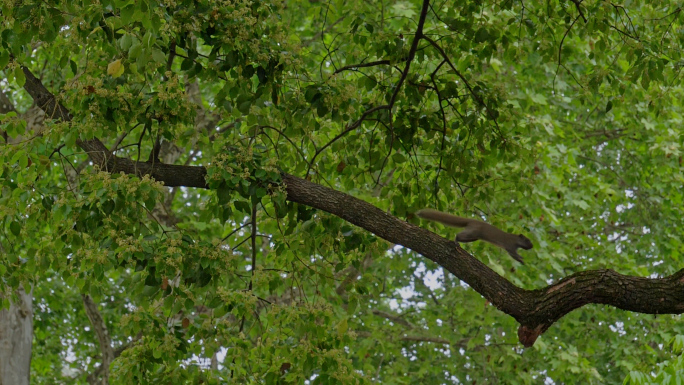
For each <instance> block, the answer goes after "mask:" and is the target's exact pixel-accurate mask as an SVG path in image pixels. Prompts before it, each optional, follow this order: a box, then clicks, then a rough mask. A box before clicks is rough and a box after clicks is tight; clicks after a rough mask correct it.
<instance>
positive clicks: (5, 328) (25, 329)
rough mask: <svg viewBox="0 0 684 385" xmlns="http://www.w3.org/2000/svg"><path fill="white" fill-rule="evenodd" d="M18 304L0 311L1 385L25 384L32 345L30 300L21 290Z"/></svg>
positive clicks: (31, 304) (31, 301)
mask: <svg viewBox="0 0 684 385" xmlns="http://www.w3.org/2000/svg"><path fill="white" fill-rule="evenodd" d="M15 293H16V294H17V297H18V298H17V301H16V302H15V301H12V302H10V307H9V309H5V310H0V385H28V384H29V379H30V373H31V344H32V342H33V298H32V296H31V292H28V293H27V292H26V291H25V290H24V288H23V287H19V289H18V290H17V291H16V292H15Z"/></svg>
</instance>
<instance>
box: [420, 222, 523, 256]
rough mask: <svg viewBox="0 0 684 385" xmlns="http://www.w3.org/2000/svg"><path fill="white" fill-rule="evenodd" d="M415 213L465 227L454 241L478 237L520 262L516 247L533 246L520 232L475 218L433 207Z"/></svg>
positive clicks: (471, 239) (469, 240) (446, 223)
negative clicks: (516, 232)
mask: <svg viewBox="0 0 684 385" xmlns="http://www.w3.org/2000/svg"><path fill="white" fill-rule="evenodd" d="M416 215H417V216H419V217H420V218H423V219H428V220H431V221H435V222H439V223H442V224H445V225H447V226H453V227H465V230H463V231H461V232H460V233H458V234H456V242H463V243H466V242H474V241H477V240H479V239H481V240H483V241H486V242H489V243H491V244H493V245H496V246H499V247H500V248H502V249H504V250H506V251H508V254H509V255H510V256H511V257H513V259H515V260H516V261H518V262H520V263H522V264H523V265H524V264H525V262H523V259H522V257H521V256H520V255H518V248H522V249H525V250H529V249H531V248H532V247H533V245H532V241H530V240H529V239H528V238H527V237H526V236H524V235H522V234H518V235H515V234H511V233H507V232H505V231H503V230H499V229H498V228H496V227H494V226H492V225H490V224H489V223H485V222H481V221H478V220H475V219H469V218H463V217H457V216H456V215H451V214H447V213H443V212H441V211H437V210H433V209H423V210H418V211H416Z"/></svg>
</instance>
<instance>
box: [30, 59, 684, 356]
mask: <svg viewBox="0 0 684 385" xmlns="http://www.w3.org/2000/svg"><path fill="white" fill-rule="evenodd" d="M22 68H23V70H24V73H25V75H26V84H25V85H24V88H25V89H26V91H27V92H28V93H29V94H30V95H31V96H32V97H33V98H34V99H35V101H36V103H37V104H38V105H39V106H40V107H41V108H43V110H44V111H45V112H46V115H47V116H48V117H53V118H57V119H62V120H71V115H70V114H69V112H68V110H67V109H66V108H64V107H63V106H61V105H59V103H57V102H56V100H55V98H54V96H53V95H52V94H50V92H49V91H48V90H47V89H45V87H44V86H43V85H42V84H41V83H40V81H39V80H38V79H36V77H35V76H33V74H32V73H31V72H30V71H29V70H28V69H27V68H25V67H22ZM77 144H78V146H79V147H81V148H82V149H83V150H85V151H86V152H87V153H88V154H89V156H90V158H91V160H92V161H93V162H94V163H95V164H99V165H100V166H101V168H102V169H104V170H107V171H109V172H125V173H128V174H135V175H138V176H141V175H150V176H152V177H153V178H154V179H155V180H157V181H160V182H164V183H165V185H166V186H170V187H175V186H186V187H199V188H207V185H206V182H205V176H206V169H205V168H204V167H196V166H176V165H167V164H158V163H156V164H151V163H149V162H135V161H132V160H130V159H126V158H120V157H116V156H113V155H112V154H111V153H110V152H109V151H108V150H107V148H106V147H105V146H104V144H103V143H102V142H101V141H100V140H98V139H93V140H87V141H84V140H79V141H77ZM282 180H283V184H284V185H285V186H286V191H287V199H288V200H290V201H292V202H297V203H300V204H303V205H306V206H310V207H313V208H317V209H319V210H322V211H325V212H328V213H331V214H333V215H336V216H338V217H340V218H342V219H344V220H346V221H348V222H349V223H352V224H354V225H356V226H359V227H361V228H363V229H365V230H367V231H369V232H371V233H373V234H375V235H376V236H378V237H380V238H383V239H385V240H387V241H389V242H392V243H395V244H399V245H402V246H405V247H408V248H410V249H412V250H414V251H416V252H417V253H420V254H421V255H423V256H425V257H426V258H428V259H430V260H432V261H434V262H436V263H437V264H439V265H440V266H442V267H444V268H445V269H446V270H448V271H449V272H451V273H452V274H454V275H455V276H456V277H458V278H459V279H461V280H463V281H464V282H466V283H467V284H468V285H470V286H471V287H472V288H473V289H474V290H475V291H477V292H478V293H480V294H481V295H482V296H484V297H485V298H486V299H487V300H489V301H490V302H491V303H492V304H493V305H494V306H496V307H497V308H498V309H499V310H501V311H503V312H504V313H506V314H508V315H510V316H512V317H513V318H515V319H516V320H517V321H518V322H519V323H520V325H521V326H520V328H519V330H518V338H519V339H520V342H522V344H523V345H524V346H528V347H529V346H532V345H533V344H534V342H535V341H536V339H537V337H538V336H539V335H540V334H541V333H543V332H544V331H546V330H547V329H548V328H549V327H550V326H551V325H553V323H554V322H556V321H557V320H559V319H560V318H562V317H563V316H564V315H565V314H567V313H569V312H571V311H572V310H574V309H577V308H579V307H581V306H584V305H587V304H591V303H597V304H605V305H611V306H614V307H617V308H619V309H623V310H630V311H635V312H639V313H647V314H665V313H669V314H681V313H684V269H683V270H680V271H678V272H677V273H675V274H673V275H671V276H669V277H665V278H642V277H633V276H626V275H622V274H619V273H617V272H615V271H613V270H610V269H607V270H593V271H584V272H579V273H576V274H573V275H571V276H569V277H567V278H564V279H562V280H561V281H560V282H558V283H556V284H554V285H551V286H548V287H546V288H543V289H538V290H524V289H522V288H519V287H517V286H515V285H513V284H512V283H511V282H510V281H508V280H506V279H505V278H504V277H502V276H500V275H499V274H497V273H496V272H494V271H493V270H492V269H490V268H489V267H487V266H486V265H485V264H484V263H482V262H480V261H479V260H477V259H475V258H474V257H472V256H471V255H470V254H468V253H467V252H466V251H465V250H463V249H462V248H461V247H460V246H459V245H458V244H457V243H455V242H453V241H450V240H447V239H445V238H442V237H440V236H438V235H436V234H434V233H432V232H430V231H427V230H425V229H422V228H420V227H417V226H414V225H412V224H410V223H408V222H406V221H403V220H401V219H399V218H396V217H394V216H392V215H389V214H387V213H385V212H384V211H382V210H380V209H379V208H377V207H375V206H373V205H371V204H369V203H366V202H364V201H362V200H360V199H357V198H354V197H352V196H350V195H348V194H345V193H343V192H340V191H336V190H333V189H330V188H327V187H324V186H321V185H318V184H316V183H313V182H309V181H307V180H304V179H301V178H298V177H296V176H294V175H290V174H287V173H282Z"/></svg>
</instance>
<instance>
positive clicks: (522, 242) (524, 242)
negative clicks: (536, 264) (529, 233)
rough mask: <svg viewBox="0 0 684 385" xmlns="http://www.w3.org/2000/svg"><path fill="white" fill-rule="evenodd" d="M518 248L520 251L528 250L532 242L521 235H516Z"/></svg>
mask: <svg viewBox="0 0 684 385" xmlns="http://www.w3.org/2000/svg"><path fill="white" fill-rule="evenodd" d="M518 247H520V248H521V249H525V250H529V249H531V248H532V247H533V246H532V241H530V239H529V238H527V237H526V236H524V235H522V234H518Z"/></svg>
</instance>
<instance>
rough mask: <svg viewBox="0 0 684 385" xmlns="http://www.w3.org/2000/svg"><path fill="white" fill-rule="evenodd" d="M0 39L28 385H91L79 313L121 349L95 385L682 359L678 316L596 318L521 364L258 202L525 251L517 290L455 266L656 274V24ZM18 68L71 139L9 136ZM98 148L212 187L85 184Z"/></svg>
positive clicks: (413, 374) (147, 25)
mask: <svg viewBox="0 0 684 385" xmlns="http://www.w3.org/2000/svg"><path fill="white" fill-rule="evenodd" d="M1 12H2V14H1V15H2V17H1V19H0V23H1V24H0V71H1V73H2V75H3V76H2V79H3V81H2V82H0V86H1V87H2V91H3V92H4V94H5V95H7V97H8V98H9V100H11V102H12V103H13V105H14V106H15V107H16V110H17V111H18V112H9V111H4V112H7V113H6V114H4V117H3V118H2V122H3V123H2V126H1V128H2V129H3V130H4V131H5V133H6V135H5V136H6V142H7V144H3V145H2V146H1V147H0V165H2V166H1V168H0V183H1V186H2V194H1V196H0V216H1V217H2V218H3V221H2V227H1V231H0V247H1V251H0V252H1V253H2V257H1V258H0V279H1V282H2V283H1V284H0V294H2V295H3V298H4V303H3V304H4V305H5V306H7V305H8V304H9V302H10V300H11V299H12V297H11V296H10V295H9V294H10V293H11V290H12V289H13V288H17V287H18V286H19V285H23V286H24V287H33V296H34V298H35V300H34V311H35V316H34V333H35V342H34V346H33V358H32V371H31V378H32V381H33V382H34V383H50V384H51V383H55V382H59V383H66V382H68V383H73V378H75V379H76V380H77V381H79V382H85V381H86V377H87V376H88V374H90V373H92V372H93V371H95V369H96V368H97V367H98V366H99V365H100V362H101V361H100V360H99V358H98V357H99V354H100V353H99V352H100V348H101V347H100V345H99V344H98V338H97V336H96V335H95V333H94V332H93V328H92V326H91V321H90V320H89V318H88V317H87V316H86V312H85V311H84V310H83V306H84V305H83V300H82V296H81V294H88V295H89V296H92V298H93V299H94V301H95V302H96V303H97V304H98V305H99V311H100V313H101V316H102V319H103V320H104V322H105V324H106V327H107V330H108V331H109V334H110V335H111V338H112V342H113V346H114V348H115V349H116V353H117V358H116V359H115V360H114V361H113V363H112V365H111V369H110V382H112V383H137V382H140V383H174V384H175V383H199V382H201V381H204V383H219V382H223V381H227V380H230V379H232V380H235V381H238V382H254V383H303V382H304V381H305V380H311V381H312V383H322V384H328V383H344V384H348V383H367V382H373V381H378V382H382V383H386V384H394V383H397V384H398V383H405V384H408V383H428V384H433V383H434V384H436V383H476V382H477V383H521V384H533V383H542V382H544V381H545V380H548V379H551V380H553V381H555V383H618V382H621V381H623V380H624V379H625V377H626V376H628V374H629V373H630V372H632V374H631V375H629V376H630V381H632V382H634V383H640V382H646V381H649V378H650V377H649V376H650V374H641V375H640V374H639V373H638V372H643V373H651V372H652V371H653V370H654V368H656V365H657V364H658V363H660V362H663V361H665V360H677V358H676V357H677V353H678V352H680V351H681V342H677V341H679V340H678V339H675V343H674V344H675V353H673V352H672V351H671V342H672V341H673V339H674V338H675V336H676V335H678V334H684V325H683V324H682V323H681V322H679V321H680V316H670V315H666V316H653V315H642V314H636V313H629V312H625V311H622V310H618V309H614V308H611V307H606V306H599V305H591V306H586V307H584V308H581V309H579V310H576V311H574V312H572V313H570V314H569V315H568V316H566V317H565V318H563V319H561V320H560V321H559V322H558V323H556V324H555V325H554V326H552V327H551V328H550V329H549V330H548V331H547V332H546V333H545V334H544V335H543V336H542V337H541V338H540V339H539V340H538V341H537V342H536V344H535V345H534V347H533V348H530V349H522V347H521V346H520V345H519V343H518V339H517V336H516V333H515V331H516V328H517V324H516V322H515V320H514V319H512V318H511V317H509V316H507V315H506V314H504V313H502V312H500V311H498V310H497V309H495V308H494V307H492V306H490V305H489V303H488V302H487V301H486V300H484V299H483V298H482V297H481V296H480V295H479V294H478V293H476V292H475V291H473V290H472V289H471V288H470V287H469V286H468V285H467V284H465V283H464V282H462V281H459V280H458V279H457V278H455V277H453V276H452V275H450V274H449V273H446V274H445V272H444V270H443V269H442V268H441V267H440V266H438V265H436V264H435V263H433V262H430V261H429V260H426V259H425V258H423V257H422V256H420V255H418V254H416V253H414V252H412V251H410V250H408V249H406V248H401V247H397V246H395V245H392V244H389V243H388V242H386V241H383V240H382V239H379V238H377V237H375V236H374V235H373V234H371V233H369V232H367V231H365V230H363V229H360V228H358V227H354V226H351V225H350V224H349V223H347V222H345V221H344V220H342V219H340V218H338V217H335V216H332V215H330V214H328V213H325V212H322V211H320V210H313V209H311V208H309V207H306V206H304V205H297V204H295V203H292V202H289V201H286V196H285V194H284V189H283V186H282V185H281V184H280V172H281V171H283V172H287V173H290V174H293V175H297V176H300V177H306V179H308V180H311V181H313V182H316V183H318V184H321V185H324V186H328V187H331V188H333V189H335V190H338V191H342V192H345V193H347V194H350V195H353V196H355V197H357V198H361V199H363V200H365V201H367V202H370V203H372V204H374V205H375V206H377V207H380V208H382V209H383V210H385V211H387V212H388V213H389V214H391V215H393V216H397V217H400V218H405V219H406V220H408V221H411V222H412V223H415V224H418V223H419V222H418V220H417V218H415V217H414V216H413V212H415V211H416V210H418V209H421V208H424V207H434V208H438V209H440V210H442V211H448V212H453V213H459V214H460V215H464V216H469V217H480V218H482V219H486V220H487V221H488V222H490V223H492V224H494V225H496V226H498V227H500V228H502V229H504V230H506V231H510V232H514V233H524V234H526V235H527V236H528V237H529V238H531V239H532V241H533V242H534V244H535V247H534V249H533V250H530V251H523V252H521V254H522V255H523V257H524V258H525V260H526V265H524V266H522V265H519V264H517V263H516V262H514V261H513V260H511V258H509V257H508V256H506V254H505V253H504V252H503V251H501V250H499V249H497V248H494V247H492V246H490V245H487V244H483V243H481V242H478V243H472V244H468V245H464V247H465V248H466V249H467V250H468V251H470V252H472V253H473V254H474V255H475V256H476V257H478V258H479V259H480V260H482V261H484V262H485V263H486V264H487V265H488V266H490V267H491V268H492V269H494V270H495V271H497V272H498V273H500V274H502V275H504V276H505V277H506V278H507V279H510V280H511V281H512V282H513V283H515V284H516V285H518V286H521V287H525V288H529V289H532V288H538V287H544V286H546V285H547V284H549V283H551V282H554V281H557V280H558V279H560V278H562V277H564V276H567V275H569V274H571V273H573V272H577V271H582V270H589V269H598V268H612V269H615V270H617V271H619V272H621V273H623V274H630V275H637V276H662V275H669V274H672V273H674V272H675V271H677V270H678V269H679V268H680V267H681V265H682V259H683V257H682V251H683V250H684V246H683V244H682V234H683V232H682V230H680V229H682V228H684V216H683V215H682V214H683V213H682V203H683V202H682V200H683V192H682V183H683V182H684V175H683V174H682V149H681V147H682V141H683V139H682V138H683V137H684V136H683V135H682V128H681V127H682V114H683V113H684V111H683V109H682V102H681V101H682V100H684V92H683V89H682V82H681V80H680V79H681V78H680V71H681V68H682V65H683V64H684V62H683V61H682V60H683V59H682V51H683V50H682V45H683V44H684V26H683V25H682V15H681V8H679V5H677V4H676V3H675V2H649V1H629V2H624V3H612V2H608V1H593V0H592V1H589V0H587V1H560V2H541V1H527V2H513V1H507V0H504V1H500V2H494V1H484V2H483V1H478V0H469V1H462V2H446V1H444V2H430V3H427V2H426V3H424V4H423V3H420V2H416V1H395V2H384V1H382V0H381V1H356V0H345V1H339V0H338V1H332V2H321V1H314V0H310V1H271V2H269V1H261V0H252V1H242V0H234V1H232V0H219V1H207V0H201V1H196V0H164V1H154V0H149V1H147V0H142V1H141V0H138V1H123V0H103V1H89V0H82V1H73V2H71V1H70V2H60V1H52V0H48V1H18V0H4V1H3V2H2V10H1ZM22 66H25V67H26V68H27V69H28V70H30V71H31V72H32V73H33V74H35V76H36V77H38V78H39V79H40V80H41V81H42V83H43V84H44V85H45V86H46V87H47V89H48V90H49V91H50V92H52V93H53V94H54V95H55V96H56V98H57V99H58V100H59V101H60V102H61V103H62V104H63V105H64V106H65V107H66V108H67V109H68V110H69V112H70V113H71V116H72V119H71V121H65V120H59V119H51V117H53V116H54V115H53V114H51V111H49V110H48V111H45V116H44V121H43V122H38V123H35V122H32V121H29V122H27V121H28V120H29V118H31V117H32V116H33V115H31V114H29V112H33V113H35V112H36V111H34V110H31V109H29V107H31V106H32V105H33V104H34V101H33V99H32V98H31V97H30V96H29V95H28V94H27V93H26V92H25V91H24V89H23V86H24V85H25V82H26V81H27V78H26V74H25V72H24V70H23V69H22ZM37 107H41V106H40V105H38V106H37ZM27 110H28V112H27ZM31 119H33V118H31ZM34 123H35V124H34ZM92 138H99V139H100V140H102V141H103V142H104V143H105V144H106V145H107V147H108V148H109V149H110V150H115V151H116V155H117V156H120V157H124V158H130V159H133V160H139V161H143V162H144V161H147V160H150V161H155V162H157V161H159V162H164V163H175V164H185V165H201V166H206V167H207V171H208V174H207V184H208V187H209V188H208V189H201V188H186V187H180V188H168V187H165V186H163V185H162V184H160V183H158V182H156V181H154V180H153V179H151V178H149V177H143V178H137V177H136V176H134V175H123V174H111V173H107V172H103V171H101V167H100V166H101V165H98V164H92V163H88V154H87V153H85V152H84V151H83V150H82V148H81V147H79V143H81V141H83V140H89V139H92ZM155 144H156V146H155ZM159 148H161V150H160V151H157V150H158V149H159ZM361 214H362V213H361ZM420 224H421V225H422V226H426V227H429V228H431V229H432V230H434V231H436V232H439V233H440V234H443V235H444V236H447V237H453V236H454V234H455V231H454V230H452V229H446V228H444V227H441V226H437V225H433V224H429V223H425V222H422V223H420ZM673 354H675V355H674V356H673ZM212 357H213V364H214V365H211V364H210V362H212ZM679 368H681V365H679ZM675 370H676V365H675V369H672V371H675ZM661 375H662V373H661Z"/></svg>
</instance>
